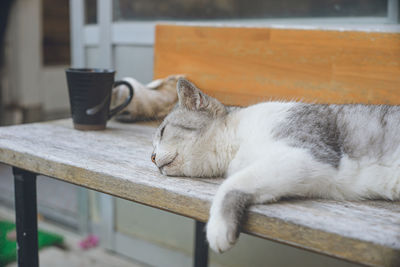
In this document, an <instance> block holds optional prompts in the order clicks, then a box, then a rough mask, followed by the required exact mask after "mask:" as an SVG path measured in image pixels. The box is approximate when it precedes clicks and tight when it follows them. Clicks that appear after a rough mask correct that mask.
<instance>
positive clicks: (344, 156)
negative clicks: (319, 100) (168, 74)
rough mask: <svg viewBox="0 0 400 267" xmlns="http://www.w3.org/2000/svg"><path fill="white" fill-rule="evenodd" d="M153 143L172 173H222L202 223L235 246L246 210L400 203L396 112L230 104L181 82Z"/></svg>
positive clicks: (214, 237)
mask: <svg viewBox="0 0 400 267" xmlns="http://www.w3.org/2000/svg"><path fill="white" fill-rule="evenodd" d="M177 87H178V96H179V105H178V106H177V107H176V108H175V109H174V110H173V111H172V112H171V114H170V115H168V116H167V117H166V119H165V120H164V122H163V123H162V124H161V125H160V128H159V129H158V131H157V133H156V136H155V138H154V154H153V161H154V163H155V164H156V165H157V166H158V167H159V169H160V172H161V173H163V174H165V175H172V176H192V177H214V176H225V177H226V180H225V181H224V182H223V183H222V185H221V186H220V188H219V189H218V192H217V194H216V196H215V198H214V200H213V203H212V207H211V210H210V219H209V222H208V224H207V239H208V241H209V244H210V246H211V248H213V249H214V250H215V251H219V252H223V251H226V250H227V249H229V248H230V247H232V245H233V244H234V243H235V241H236V239H237V236H238V227H239V224H240V220H241V219H242V215H243V212H244V210H245V208H246V207H247V206H249V205H250V204H255V203H267V202H271V201H276V200H278V199H279V198H281V197H289V196H300V197H318V198H331V199H347V200H355V199H366V198H384V199H390V200H395V199H400V107H399V106H384V105H382V106H367V105H317V104H304V103H297V102H287V103H285V102H266V103H261V104H257V105H254V106H250V107H247V108H233V109H231V108H227V107H225V106H223V105H222V104H220V103H219V102H218V101H217V100H215V99H213V98H210V97H208V96H206V95H204V94H203V93H201V92H200V91H199V90H198V89H196V88H195V87H194V85H192V84H190V83H189V82H187V81H186V80H180V82H179V83H178V86H177Z"/></svg>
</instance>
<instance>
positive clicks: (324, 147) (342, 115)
mask: <svg viewBox="0 0 400 267" xmlns="http://www.w3.org/2000/svg"><path fill="white" fill-rule="evenodd" d="M399 122H400V107H399V106H386V105H379V106H378V105H361V104H354V105H323V104H304V103H298V104H297V105H295V106H294V107H292V108H291V109H290V110H289V115H288V116H287V119H286V120H285V121H284V122H283V123H281V124H280V125H279V126H278V127H277V128H276V129H274V130H273V133H274V137H275V138H285V139H287V140H288V141H289V144H290V145H292V146H294V147H301V148H305V149H308V150H309V151H310V152H311V154H312V155H313V157H314V158H315V159H316V160H318V161H320V162H323V163H327V164H330V165H332V166H333V167H335V168H338V167H339V164H340V160H341V158H342V156H343V155H344V154H346V155H348V156H349V157H350V158H354V159H358V158H361V157H363V156H369V157H373V158H380V157H382V156H383V155H384V154H385V153H388V151H390V149H391V148H392V147H393V144H398V142H399V141H400V137H398V136H399V135H400V128H399ZM391 144H392V145H391Z"/></svg>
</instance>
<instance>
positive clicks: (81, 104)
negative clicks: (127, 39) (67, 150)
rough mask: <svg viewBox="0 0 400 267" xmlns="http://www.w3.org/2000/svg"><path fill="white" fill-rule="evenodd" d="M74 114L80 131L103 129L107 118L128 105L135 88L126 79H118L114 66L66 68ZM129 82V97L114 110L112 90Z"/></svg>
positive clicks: (76, 126)
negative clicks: (116, 79)
mask: <svg viewBox="0 0 400 267" xmlns="http://www.w3.org/2000/svg"><path fill="white" fill-rule="evenodd" d="M65 72H66V75H67V83H68V92H69V100H70V104H71V115H72V120H73V122H74V128H75V129H78V130H103V129H105V128H106V124H107V120H109V119H110V118H111V117H112V116H114V115H116V114H117V113H118V112H120V111H121V110H122V109H123V108H125V107H126V106H127V105H128V104H129V103H130V102H131V100H132V98H133V88H132V86H131V85H130V83H128V82H126V81H114V76H115V70H112V69H74V68H69V69H66V71H65ZM119 85H126V86H127V87H128V89H129V97H128V98H127V99H126V100H125V102H124V103H122V104H120V105H119V106H117V107H115V108H113V109H111V110H110V101H111V95H112V89H113V88H114V87H116V86H119Z"/></svg>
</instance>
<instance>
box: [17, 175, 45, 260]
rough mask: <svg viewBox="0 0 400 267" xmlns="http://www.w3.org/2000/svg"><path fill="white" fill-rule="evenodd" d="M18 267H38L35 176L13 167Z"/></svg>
mask: <svg viewBox="0 0 400 267" xmlns="http://www.w3.org/2000/svg"><path fill="white" fill-rule="evenodd" d="M13 174H14V187H15V192H14V194H15V221H16V226H17V227H16V228H17V259H18V266H19V267H25V266H26V267H28V266H29V267H38V266H39V256H38V233H37V207H36V174H34V173H31V172H28V171H25V170H21V169H19V168H16V167H13Z"/></svg>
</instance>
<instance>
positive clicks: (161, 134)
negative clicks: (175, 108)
mask: <svg viewBox="0 0 400 267" xmlns="http://www.w3.org/2000/svg"><path fill="white" fill-rule="evenodd" d="M164 130H165V126H164V127H163V128H162V129H161V132H160V138H161V137H163V135H164Z"/></svg>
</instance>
